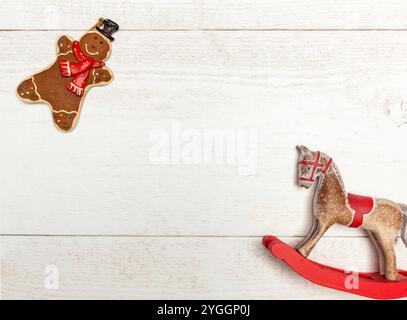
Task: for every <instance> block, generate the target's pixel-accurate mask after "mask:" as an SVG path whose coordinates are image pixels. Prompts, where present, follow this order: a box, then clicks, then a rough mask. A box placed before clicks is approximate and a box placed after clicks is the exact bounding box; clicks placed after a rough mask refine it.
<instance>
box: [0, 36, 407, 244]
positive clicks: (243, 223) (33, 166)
mask: <svg viewBox="0 0 407 320" xmlns="http://www.w3.org/2000/svg"><path fill="white" fill-rule="evenodd" d="M58 34H61V32H1V33H0V49H1V50H2V52H3V56H4V57H5V58H4V59H1V60H0V72H1V74H5V75H7V77H1V79H0V84H1V85H0V88H1V89H0V90H1V96H2V99H3V100H2V107H3V110H4V114H3V118H2V125H1V126H0V137H1V148H2V151H1V153H2V157H1V160H0V162H1V165H2V168H3V171H2V188H1V189H0V211H1V212H2V226H1V231H2V233H5V234H20V233H21V234H85V235H86V234H98V235H103V234H109V235H114V234H120V235H257V236H261V235H263V234H267V233H274V234H278V235H286V236H292V235H297V236H302V235H305V233H306V231H307V229H308V227H309V225H310V219H311V216H310V200H311V193H310V192H307V191H305V190H302V189H299V188H298V187H297V186H296V185H295V170H296V164H295V161H296V157H297V154H296V150H295V148H294V146H295V145H296V144H305V145H309V146H310V147H311V148H319V149H320V150H322V151H325V152H327V153H329V154H330V155H331V156H333V158H334V160H336V162H337V163H338V165H339V167H340V168H341V172H342V174H343V177H344V180H345V183H346V185H348V186H350V188H349V189H350V191H352V192H355V193H362V194H370V195H374V196H381V197H386V198H391V199H394V200H396V201H400V202H407V199H406V198H405V179H403V177H404V176H406V175H407V167H406V165H405V163H406V160H407V151H406V150H405V149H404V148H403V146H404V145H405V136H406V130H407V126H403V125H401V124H402V123H403V121H404V120H403V119H405V118H406V115H407V113H406V112H405V110H403V109H402V108H404V107H403V106H402V105H403V103H405V101H407V94H406V90H405V89H406V83H407V82H406V77H405V75H406V73H407V67H406V66H407V55H406V54H405V52H406V48H407V39H406V37H405V36H404V34H403V33H400V32H371V33H368V34H367V33H365V32H332V33H331V32H271V33H268V32H121V33H120V36H119V35H118V37H117V41H116V42H115V43H114V49H113V55H112V58H111V59H110V60H109V61H108V63H107V65H108V66H109V67H110V68H111V69H112V70H113V71H114V73H115V81H114V82H113V83H112V84H111V85H109V86H108V87H105V88H98V89H94V90H92V91H91V92H90V94H89V96H88V97H87V101H85V106H84V111H83V115H82V119H81V120H80V121H79V125H78V128H77V129H76V130H75V131H74V132H73V133H70V134H66V135H64V134H61V133H60V132H57V131H56V130H55V128H54V127H53V125H52V123H51V118H50V115H49V111H48V108H47V107H46V106H44V105H41V106H40V105H26V104H23V103H22V102H21V101H19V100H18V99H17V97H16V96H15V95H14V94H13V92H14V90H15V87H16V86H17V84H18V83H19V81H21V79H23V78H24V77H26V76H27V75H28V74H30V73H32V72H34V71H35V70H37V69H40V68H41V67H43V66H46V65H47V64H48V63H50V62H51V60H52V59H53V57H54V51H53V50H54V39H56V37H57V35H58ZM70 34H72V35H73V36H74V37H77V36H78V35H79V34H80V32H72V33H71V32H70ZM26 52H29V54H25V53H26ZM16 57H18V58H16ZM174 126H175V127H176V126H180V128H181V131H182V132H184V133H185V132H187V133H188V130H189V129H193V130H195V132H196V131H197V132H198V136H203V135H204V133H205V132H206V131H208V130H211V129H220V130H232V132H234V133H236V132H238V130H239V129H246V131H243V133H247V132H248V131H247V130H248V129H254V130H255V132H256V135H257V143H256V142H255V143H254V145H255V147H257V148H256V150H257V153H256V158H257V160H254V161H253V162H252V161H245V159H241V161H235V162H234V163H232V164H228V163H226V162H225V161H224V162H223V164H214V163H209V164H204V163H202V162H200V163H198V164H186V163H184V162H181V163H180V164H176V162H174V161H173V162H172V164H166V165H164V164H162V165H157V164H154V162H153V161H152V158H151V152H152V151H151V149H152V147H153V146H154V145H155V144H154V141H152V140H151V135H152V133H154V132H156V131H157V130H159V131H160V132H164V133H167V134H169V135H170V134H171V130H172V128H174ZM177 139H178V138H177V137H176V136H173V137H172V142H173V144H175V142H176V141H178V140H179V139H178V140H177ZM243 140H244V139H242V141H243ZM174 141H175V142H174ZM242 141H241V142H242ZM245 141H246V140H245ZM243 142H244V141H243ZM198 146H199V148H200V147H201V146H202V145H198ZM236 153H237V152H236ZM177 154H178V155H179V154H180V152H178V153H177ZM246 160H247V159H246ZM250 163H252V164H253V166H252V169H253V168H254V169H255V170H254V171H252V173H254V174H252V175H241V172H240V171H239V168H240V169H241V168H243V169H244V168H246V167H249V166H248V164H250ZM361 234H362V233H359V232H358V231H355V230H348V229H346V228H343V227H338V228H336V227H335V228H334V229H332V230H330V232H329V233H328V236H338V235H346V236H349V235H361Z"/></svg>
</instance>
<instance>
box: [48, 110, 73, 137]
mask: <svg viewBox="0 0 407 320" xmlns="http://www.w3.org/2000/svg"><path fill="white" fill-rule="evenodd" d="M77 116H78V113H77V112H75V111H72V112H66V111H52V117H53V120H54V123H55V125H56V126H57V127H58V128H59V129H61V130H62V131H66V132H68V131H70V130H71V129H72V127H73V125H74V121H75V119H76V118H77Z"/></svg>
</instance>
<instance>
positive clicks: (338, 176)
mask: <svg viewBox="0 0 407 320" xmlns="http://www.w3.org/2000/svg"><path fill="white" fill-rule="evenodd" d="M324 156H327V155H326V154H324ZM327 157H329V156H327ZM331 159H332V158H331ZM331 170H332V172H333V173H334V174H335V175H336V177H337V178H338V181H339V184H340V185H341V188H342V191H343V192H345V193H346V189H345V184H344V183H343V179H342V176H341V173H340V172H339V169H338V166H337V165H336V163H335V161H332V163H331Z"/></svg>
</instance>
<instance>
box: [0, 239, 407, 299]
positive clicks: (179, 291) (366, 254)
mask: <svg viewBox="0 0 407 320" xmlns="http://www.w3.org/2000/svg"><path fill="white" fill-rule="evenodd" d="M284 240H285V241H288V242H289V243H291V244H295V243H297V242H298V241H299V239H296V238H288V239H284ZM397 251H398V258H399V262H400V266H404V267H407V250H405V248H404V247H402V244H399V245H398V247H397ZM311 258H312V259H314V260H317V261H320V262H322V263H329V264H331V265H334V266H338V267H341V268H349V269H351V270H356V268H359V270H360V271H374V270H375V269H376V268H375V264H376V254H375V252H374V249H373V247H372V246H371V244H370V243H369V240H368V239H364V238H323V239H322V240H321V242H320V244H319V245H318V246H317V247H316V249H315V251H314V252H313V253H312V257H311ZM1 264H2V271H1V272H2V273H1V279H2V286H1V293H2V298H3V299H16V298H19V299H34V298H35V299H168V298H171V299H354V298H357V297H356V296H352V295H347V294H344V293H340V292H336V291H332V290H330V289H326V288H322V287H318V286H316V285H313V284H311V283H309V282H307V281H305V280H303V279H302V278H300V277H299V276H298V275H296V274H294V272H292V271H291V270H289V269H288V268H287V267H286V266H285V265H284V264H283V263H282V262H281V261H277V260H276V259H275V258H272V257H271V255H270V254H269V253H268V252H267V251H266V249H265V248H264V247H262V244H261V239H260V238H220V237H219V238H165V237H164V238H143V237H130V238H127V237H2V256H1ZM55 272H58V274H59V288H58V289H57V290H55V289H50V287H52V286H50V284H51V282H50V276H51V274H52V275H55V274H56V273H55ZM45 283H46V284H47V288H48V289H47V288H46V287H45ZM53 284H55V282H53Z"/></svg>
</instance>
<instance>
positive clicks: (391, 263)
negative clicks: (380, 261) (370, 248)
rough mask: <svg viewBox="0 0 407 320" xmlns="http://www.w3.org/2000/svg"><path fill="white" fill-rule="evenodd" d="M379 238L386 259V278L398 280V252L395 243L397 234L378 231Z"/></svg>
mask: <svg viewBox="0 0 407 320" xmlns="http://www.w3.org/2000/svg"><path fill="white" fill-rule="evenodd" d="M376 237H377V240H378V242H379V244H380V246H381V248H382V250H383V254H384V260H385V262H386V268H385V271H386V272H385V274H386V279H387V280H391V281H396V280H398V278H399V277H398V272H397V261H396V252H395V251H394V243H395V241H396V235H395V234H391V233H388V232H387V233H380V232H377V233H376Z"/></svg>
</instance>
